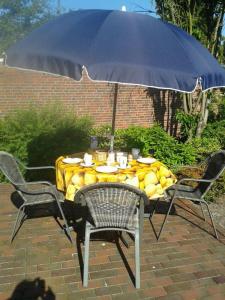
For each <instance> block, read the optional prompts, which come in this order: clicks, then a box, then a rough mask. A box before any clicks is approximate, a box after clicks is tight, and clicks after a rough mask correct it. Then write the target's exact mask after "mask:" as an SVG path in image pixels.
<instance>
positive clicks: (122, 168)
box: [117, 165, 131, 170]
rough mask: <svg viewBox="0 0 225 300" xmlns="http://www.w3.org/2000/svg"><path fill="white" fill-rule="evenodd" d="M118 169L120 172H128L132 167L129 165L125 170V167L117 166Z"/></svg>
mask: <svg viewBox="0 0 225 300" xmlns="http://www.w3.org/2000/svg"><path fill="white" fill-rule="evenodd" d="M117 168H118V169H120V170H127V169H130V168H131V166H130V165H128V166H126V167H125V168H124V167H121V166H117Z"/></svg>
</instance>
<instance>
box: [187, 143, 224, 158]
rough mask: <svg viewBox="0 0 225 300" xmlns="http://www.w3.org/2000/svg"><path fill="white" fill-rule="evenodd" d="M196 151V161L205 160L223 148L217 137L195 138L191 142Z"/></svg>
mask: <svg viewBox="0 0 225 300" xmlns="http://www.w3.org/2000/svg"><path fill="white" fill-rule="evenodd" d="M189 144H190V145H192V147H193V148H194V149H195V152H196V154H195V155H196V160H197V161H201V160H204V158H206V157H207V156H209V154H211V153H212V152H214V151H217V150H219V149H220V148H221V145H220V142H219V141H218V139H217V138H216V137H202V138H194V139H192V140H191V141H190V142H189Z"/></svg>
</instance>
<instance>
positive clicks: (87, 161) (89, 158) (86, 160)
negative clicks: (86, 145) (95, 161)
mask: <svg viewBox="0 0 225 300" xmlns="http://www.w3.org/2000/svg"><path fill="white" fill-rule="evenodd" d="M84 163H85V165H86V166H91V165H92V155H91V154H88V153H85V154H84Z"/></svg>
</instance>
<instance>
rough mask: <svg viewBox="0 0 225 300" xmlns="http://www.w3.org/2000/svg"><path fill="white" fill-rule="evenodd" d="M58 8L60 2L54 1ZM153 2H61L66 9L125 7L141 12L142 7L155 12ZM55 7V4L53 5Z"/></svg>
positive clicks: (105, 0)
mask: <svg viewBox="0 0 225 300" xmlns="http://www.w3.org/2000/svg"><path fill="white" fill-rule="evenodd" d="M54 2H55V6H57V3H58V1H57V0H52V3H54ZM152 2H153V1H151V0H60V4H61V6H62V7H64V8H65V9H73V10H76V9H80V8H81V9H88V8H97V9H118V10H120V9H121V8H122V6H123V5H125V6H126V8H127V10H128V11H136V10H140V6H141V7H144V8H145V9H152V10H154V6H153V5H152ZM53 5H54V4H53Z"/></svg>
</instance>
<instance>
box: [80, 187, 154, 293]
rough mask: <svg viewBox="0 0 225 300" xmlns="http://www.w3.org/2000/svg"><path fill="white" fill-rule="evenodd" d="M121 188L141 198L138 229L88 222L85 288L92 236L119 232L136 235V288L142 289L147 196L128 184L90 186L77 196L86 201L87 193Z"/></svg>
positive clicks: (138, 208) (84, 273) (138, 211)
mask: <svg viewBox="0 0 225 300" xmlns="http://www.w3.org/2000/svg"><path fill="white" fill-rule="evenodd" d="M112 187H115V188H119V189H123V190H129V191H131V192H134V193H136V194H137V196H139V197H140V198H139V205H138V206H137V214H138V227H137V228H134V229H133V230H131V229H126V228H122V227H100V228H99V227H96V226H94V225H92V224H91V223H90V222H88V221H86V226H85V249H84V271H83V286H84V287H87V286H88V268H89V248H90V235H91V234H92V233H94V232H101V231H117V232H121V233H122V232H127V233H130V234H132V235H134V239H135V287H136V288H140V249H141V240H142V232H143V222H144V203H145V202H146V201H149V200H148V198H147V195H146V194H145V193H144V192H143V191H141V190H139V189H137V188H135V187H133V186H131V185H128V184H124V183H96V184H91V185H88V186H86V187H84V188H82V189H81V190H79V191H78V192H77V193H79V194H78V195H76V196H77V197H78V198H79V197H80V196H81V195H82V196H84V199H85V193H86V192H88V191H90V190H94V189H97V188H106V189H107V188H112Z"/></svg>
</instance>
